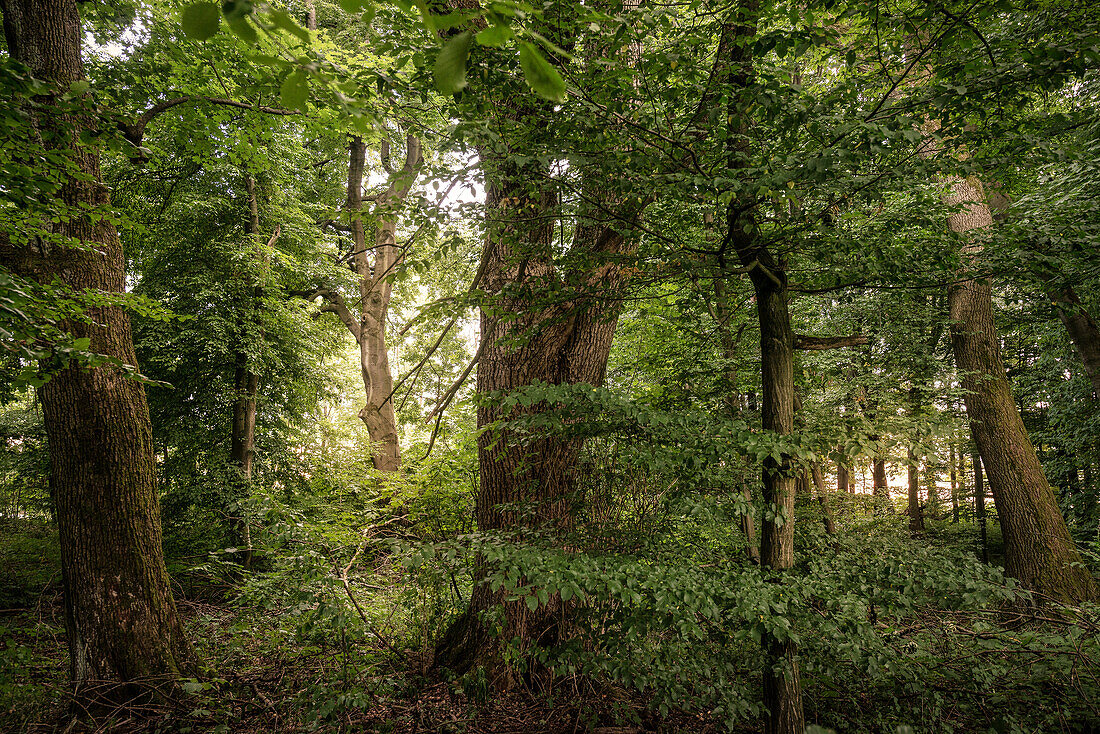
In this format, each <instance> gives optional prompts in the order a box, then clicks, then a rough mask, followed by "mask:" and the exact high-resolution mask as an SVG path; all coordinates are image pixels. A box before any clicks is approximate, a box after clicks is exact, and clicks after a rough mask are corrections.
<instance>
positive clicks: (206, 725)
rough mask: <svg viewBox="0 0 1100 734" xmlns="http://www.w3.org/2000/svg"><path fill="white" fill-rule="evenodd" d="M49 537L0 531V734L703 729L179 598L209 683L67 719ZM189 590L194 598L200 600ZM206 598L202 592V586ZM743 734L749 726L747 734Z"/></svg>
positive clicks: (600, 696) (587, 689) (636, 703)
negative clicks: (308, 634)
mask: <svg viewBox="0 0 1100 734" xmlns="http://www.w3.org/2000/svg"><path fill="white" fill-rule="evenodd" d="M59 562H60V557H59V552H58V548H57V540H56V536H55V535H53V534H52V533H49V532H46V531H44V530H43V529H42V528H41V527H39V526H37V525H34V524H28V525H27V526H26V527H25V528H22V529H18V530H16V529H13V528H12V527H11V526H10V525H9V526H7V527H5V528H3V529H2V532H0V567H2V568H4V569H5V574H4V576H3V577H2V578H0V732H4V733H7V732H25V733H27V734H45V733H46V732H58V731H64V732H120V731H126V732H139V731H158V732H160V731H179V732H207V731H209V732H241V733H243V734H248V733H251V732H257V733H259V732H300V731H355V732H378V733H379V734H422V733H427V732H438V733H439V734H452V733H453V734H459V733H463V734H539V733H540V732H545V733H546V734H551V733H553V734H558V733H562V732H595V734H641V733H642V732H700V733H705V732H713V731H716V728H715V725H714V724H713V722H710V721H708V720H707V717H700V716H691V715H687V714H682V715H673V716H670V717H665V718H664V719H663V720H662V721H657V720H656V719H654V717H653V715H652V714H651V713H650V712H649V711H648V710H647V708H646V702H645V701H644V700H642V699H641V698H639V697H638V696H637V695H633V696H632V695H630V694H629V693H628V692H627V691H626V690H625V689H617V688H616V689H613V688H606V687H604V688H603V689H602V690H596V689H595V688H593V687H592V686H591V685H588V686H579V685H575V684H570V683H569V682H561V683H559V684H558V688H557V689H556V690H550V691H543V692H540V693H532V692H527V691H517V692H511V693H503V694H502V693H500V692H498V691H492V692H491V693H490V691H488V690H485V688H484V687H482V688H481V689H480V690H479V689H478V686H476V685H474V686H471V685H470V684H469V682H468V681H465V680H444V679H442V678H441V677H440V675H439V673H438V671H431V670H429V665H428V664H427V663H428V656H427V655H426V654H425V652H424V651H401V653H402V655H401V656H400V657H399V656H398V655H396V654H395V653H394V652H393V651H389V650H386V649H385V648H384V647H383V646H382V645H381V644H380V643H379V644H377V645H376V646H371V647H364V646H363V645H357V646H355V647H354V648H344V647H341V646H340V645H339V644H335V645H328V646H317V645H295V644H287V643H288V642H289V641H290V640H289V635H287V632H288V630H286V629H281V628H280V624H279V622H280V620H279V619H278V618H272V619H271V624H270V625H268V626H267V628H266V629H261V628H257V626H256V623H255V619H254V618H247V619H246V618H245V617H243V616H242V615H241V613H240V611H239V608H238V607H237V606H236V605H235V604H233V603H231V602H229V601H224V602H212V601H210V600H203V599H202V598H188V596H187V591H188V590H191V591H192V592H194V591H196V589H195V588H194V587H193V586H192V585H190V584H184V585H181V586H179V587H177V589H176V594H177V606H178V608H179V612H180V614H181V615H182V616H183V618H184V620H185V624H186V626H187V628H188V629H189V631H190V632H191V635H192V638H193V639H194V640H195V641H196V646H197V647H198V649H199V655H200V658H201V660H202V662H203V664H204V666H205V667H206V672H207V677H206V678H204V679H203V680H202V681H201V682H200V681H197V680H196V681H194V682H193V683H189V684H185V686H186V687H188V688H189V689H190V690H189V691H188V695H187V696H186V697H184V699H183V700H180V699H176V700H174V701H173V702H171V703H170V704H164V703H161V704H151V703H142V704H140V705H139V704H133V703H132V704H131V705H127V706H118V707H115V708H104V709H101V710H97V711H93V712H90V715H89V712H88V711H87V710H86V709H84V710H82V711H81V714H82V715H81V716H80V717H76V716H75V715H74V712H75V711H77V708H76V705H75V703H74V701H73V698H72V696H71V694H70V689H69V684H68V665H69V659H68V649H67V647H66V640H65V629H64V602H63V598H62V589H61V579H60V571H59V568H60V565H59ZM203 591H204V590H199V591H198V593H197V594H195V596H197V597H202V596H209V594H208V593H203ZM205 591H209V590H208V589H207V590H205ZM746 731H751V729H746Z"/></svg>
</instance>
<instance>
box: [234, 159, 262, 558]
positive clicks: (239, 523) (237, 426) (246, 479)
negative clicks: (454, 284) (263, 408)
mask: <svg viewBox="0 0 1100 734" xmlns="http://www.w3.org/2000/svg"><path fill="white" fill-rule="evenodd" d="M244 181H245V191H246V193H247V195H248V212H249V216H248V238H249V240H250V244H251V245H252V247H253V248H255V250H256V253H255V258H256V259H258V260H261V261H262V260H263V259H264V255H263V253H262V252H260V251H259V250H260V247H261V243H260V204H259V200H258V198H257V197H256V180H255V179H254V178H253V177H252V175H251V174H250V173H247V172H246V173H245V179H244ZM262 297H263V288H262V287H261V286H260V284H259V282H257V283H256V284H255V286H253V288H252V293H251V301H252V302H251V303H250V304H249V306H248V308H246V309H245V311H246V312H248V313H249V314H250V316H249V317H246V319H247V318H251V317H252V316H251V315H254V314H256V313H257V310H258V309H259V307H260V299H261V298H262ZM241 331H242V332H247V329H245V328H242V329H241ZM261 333H262V331H261ZM241 339H242V340H243V339H244V336H243V335H242V337H241ZM248 352H249V350H247V349H245V348H244V345H243V344H242V345H241V348H240V349H238V351H237V355H236V358H235V360H234V362H235V369H234V374H233V389H234V399H233V420H232V428H231V432H232V433H231V440H230V447H229V463H230V465H231V466H232V467H233V468H234V469H235V470H236V471H237V475H238V476H237V479H238V480H239V481H240V491H239V493H238V494H239V497H238V498H237V499H238V502H239V500H241V499H243V498H244V497H246V496H247V495H248V494H249V492H250V491H251V486H252V458H253V456H254V455H255V448H256V395H257V393H258V392H259V388H260V376H259V374H258V373H257V372H256V370H255V367H254V366H253V365H251V364H249V358H248ZM237 513H238V517H237V518H236V520H235V521H234V525H235V528H236V535H237V539H236V542H237V543H238V544H239V545H241V547H242V548H243V550H242V555H241V565H242V566H244V567H245V568H248V567H250V566H251V565H252V530H251V526H250V525H249V523H248V518H247V517H246V516H245V513H244V510H243V509H242V508H241V507H240V506H238V509H237Z"/></svg>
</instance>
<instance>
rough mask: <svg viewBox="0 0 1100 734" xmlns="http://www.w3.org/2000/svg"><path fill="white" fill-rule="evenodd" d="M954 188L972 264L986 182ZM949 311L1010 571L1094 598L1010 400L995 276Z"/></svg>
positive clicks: (1045, 586)
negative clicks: (997, 317) (995, 306)
mask: <svg viewBox="0 0 1100 734" xmlns="http://www.w3.org/2000/svg"><path fill="white" fill-rule="evenodd" d="M951 185H952V192H951V194H950V195H949V196H947V198H946V201H947V203H949V204H953V205H963V209H962V211H960V212H958V213H956V214H953V215H951V217H950V218H949V221H948V224H949V226H950V227H951V230H952V231H953V232H956V233H958V234H959V235H961V236H962V237H964V238H965V242H966V243H967V244H965V245H964V246H963V257H964V260H967V261H970V262H973V261H974V260H975V259H976V257H977V255H978V253H979V252H980V250H981V243H980V237H981V235H982V230H984V229H986V228H988V227H989V226H990V225H991V224H992V221H993V220H992V217H991V216H990V212H989V207H988V206H987V205H986V203H985V200H984V197H983V194H982V188H981V184H980V183H978V182H977V181H975V180H973V179H963V178H958V177H955V178H953V179H952V180H951ZM948 309H949V313H950V317H951V342H952V347H953V348H954V352H955V363H956V365H957V367H958V369H959V371H960V373H961V374H962V385H963V388H964V389H965V390H966V395H965V401H966V413H967V416H968V417H969V419H970V426H971V432H972V433H973V435H974V440H975V443H976V444H977V447H978V451H979V453H980V454H981V458H982V464H983V465H984V467H985V471H986V473H987V474H988V475H989V484H990V488H991V489H992V491H993V501H994V502H995V503H996V504H997V514H998V516H999V517H1000V519H1001V528H1002V532H1003V534H1004V541H1005V570H1006V571H1007V572H1008V573H1009V574H1010V575H1012V576H1015V577H1016V578H1018V579H1020V581H1021V582H1022V583H1023V584H1024V585H1025V586H1026V587H1028V588H1030V589H1032V590H1034V591H1037V592H1040V593H1042V594H1046V595H1049V596H1052V597H1055V598H1057V599H1060V600H1065V601H1070V602H1075V601H1082V600H1085V599H1094V598H1096V596H1097V586H1096V582H1095V580H1094V579H1093V578H1092V575H1091V574H1090V573H1089V571H1088V569H1087V568H1086V567H1084V566H1083V565H1082V564H1081V557H1080V555H1079V554H1078V552H1077V548H1076V547H1075V546H1074V544H1073V539H1072V538H1071V537H1070V535H1069V529H1068V528H1067V527H1066V522H1065V519H1064V518H1063V517H1062V513H1061V511H1060V510H1059V508H1058V504H1057V503H1056V501H1055V499H1054V493H1053V492H1052V491H1051V489H1050V485H1049V484H1048V483H1047V480H1046V477H1045V476H1044V474H1043V468H1042V466H1041V465H1040V463H1039V458H1038V456H1037V455H1036V453H1035V447H1034V446H1032V444H1031V440H1030V438H1029V437H1028V435H1027V431H1026V430H1025V428H1024V423H1023V420H1022V419H1021V418H1020V413H1019V411H1018V410H1017V408H1016V403H1015V402H1014V400H1013V397H1012V390H1011V388H1010V386H1009V384H1008V377H1007V376H1006V374H1005V368H1004V363H1003V362H1002V360H1001V354H1000V348H999V345H998V340H997V332H996V327H995V325H994V323H993V296H992V283H991V281H990V279H989V278H988V277H975V278H970V279H968V280H964V281H961V282H959V283H957V284H956V285H954V286H952V287H951V289H950V290H949V292H948Z"/></svg>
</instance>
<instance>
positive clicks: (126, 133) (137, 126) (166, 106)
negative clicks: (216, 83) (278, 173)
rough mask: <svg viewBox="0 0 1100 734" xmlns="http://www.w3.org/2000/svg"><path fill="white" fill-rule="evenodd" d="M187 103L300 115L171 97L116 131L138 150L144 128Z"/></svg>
mask: <svg viewBox="0 0 1100 734" xmlns="http://www.w3.org/2000/svg"><path fill="white" fill-rule="evenodd" d="M189 102H206V103H208V104H214V105H222V106H224V107H237V108H239V109H242V110H256V111H258V112H263V113H265V114H268V115H297V114H300V113H299V112H297V111H296V110H284V109H280V108H278V107H263V106H257V105H254V104H251V103H249V102H240V101H238V100H235V99H227V98H225V97H204V96H198V95H185V96H181V97H173V98H172V99H166V100H164V101H163V102H158V103H156V104H155V105H153V106H152V107H150V108H149V109H147V110H145V111H144V112H142V113H141V114H140V115H138V117H137V119H135V120H134V121H133V122H132V123H126V122H122V121H120V122H119V123H118V129H119V130H121V131H122V135H123V137H124V138H126V139H127V140H128V141H130V142H131V143H133V145H134V147H137V148H140V147H141V141H142V139H143V138H144V137H145V128H146V126H147V125H148V124H149V123H150V122H152V121H153V120H154V119H155V118H156V117H158V116H159V115H161V114H163V113H165V112H167V111H168V110H170V109H172V108H173V107H178V106H179V105H181V104H187V103H189Z"/></svg>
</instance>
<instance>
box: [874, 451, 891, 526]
mask: <svg viewBox="0 0 1100 734" xmlns="http://www.w3.org/2000/svg"><path fill="white" fill-rule="evenodd" d="M875 438H878V437H877V436H875ZM871 496H872V497H873V498H874V505H875V512H876V513H886V512H891V511H892V510H893V505H892V504H891V502H890V487H889V486H888V485H887V484H886V459H883V458H875V459H873V460H872V462H871Z"/></svg>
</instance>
